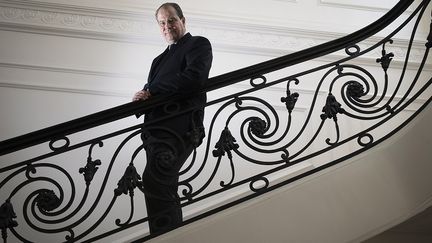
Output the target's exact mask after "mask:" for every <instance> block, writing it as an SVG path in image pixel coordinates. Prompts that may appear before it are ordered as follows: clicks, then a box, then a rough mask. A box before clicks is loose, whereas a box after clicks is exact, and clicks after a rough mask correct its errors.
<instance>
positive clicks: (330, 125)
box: [0, 0, 432, 242]
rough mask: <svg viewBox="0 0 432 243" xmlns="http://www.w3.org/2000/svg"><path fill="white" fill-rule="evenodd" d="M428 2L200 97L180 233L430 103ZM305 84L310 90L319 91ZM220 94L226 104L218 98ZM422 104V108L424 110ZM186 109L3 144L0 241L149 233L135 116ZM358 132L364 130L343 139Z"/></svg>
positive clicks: (218, 81)
mask: <svg viewBox="0 0 432 243" xmlns="http://www.w3.org/2000/svg"><path fill="white" fill-rule="evenodd" d="M429 2H430V1H422V2H421V3H419V5H418V6H415V7H413V8H412V9H413V11H410V14H403V13H405V12H406V10H407V9H408V7H410V6H411V4H412V3H413V1H405V0H404V1H400V2H399V3H398V4H397V5H396V6H395V7H394V8H393V9H391V10H390V11H389V12H388V13H387V14H385V15H384V16H383V17H382V18H380V19H379V20H377V21H376V22H374V23H372V24H371V25H369V26H367V27H366V28H364V29H362V30H360V31H357V32H355V33H353V34H350V35H348V36H346V37H343V38H340V39H337V40H334V41H331V42H328V43H325V44H321V45H318V46H315V47H312V48H309V49H306V50H303V51H300V52H297V53H293V54H290V55H287V56H283V57H280V58H276V59H273V60H270V61H267V62H263V63H260V64H257V65H254V66H251V67H247V68H244V69H240V70H237V71H234V72H230V73H227V74H224V75H220V76H217V77H214V78H211V79H210V80H209V82H208V85H207V86H206V87H205V88H204V89H203V90H201V91H200V92H208V94H209V101H208V102H207V104H206V115H205V126H206V133H207V136H206V138H205V140H204V143H203V144H202V145H201V146H200V147H199V148H198V149H196V150H195V151H194V152H193V154H192V155H191V156H190V158H189V159H188V161H187V162H186V164H185V166H184V168H183V169H182V171H181V173H180V183H179V186H180V191H179V195H180V197H181V202H182V207H183V211H184V213H185V221H184V223H183V224H187V223H190V222H193V221H196V220H198V219H201V218H203V217H206V216H208V215H210V214H213V213H215V212H219V211H221V210H223V209H226V208H228V207H231V206H233V205H236V204H239V203H241V202H244V201H246V200H249V199H251V198H254V197H256V196H258V195H261V194H263V193H266V192H268V191H270V190H273V189H275V188H278V187H281V186H283V185H286V184H288V183H291V182H293V181H296V180H298V179H300V178H303V177H305V176H308V175H311V174H313V173H315V172H317V171H320V170H323V169H325V168H328V167H329V166H332V165H335V164H337V163H340V162H342V161H344V160H346V159H348V158H351V157H353V156H355V155H357V154H359V153H361V152H364V151H366V150H368V149H370V148H372V147H373V146H375V145H377V144H379V143H380V142H382V141H384V140H385V139H387V138H388V137H390V136H391V135H393V134H394V133H396V132H397V131H398V130H400V129H401V128H402V127H404V126H405V125H406V124H408V122H409V121H411V120H412V119H413V118H414V117H415V116H416V115H417V114H418V113H419V112H420V111H421V110H422V109H423V108H424V107H425V106H426V105H427V104H429V102H430V100H431V97H430V95H428V93H427V92H428V87H429V86H430V84H431V82H432V77H429V76H427V72H423V70H424V68H425V66H426V64H427V63H426V60H427V57H428V54H429V49H430V47H431V46H432V34H429V36H428V38H427V40H425V43H426V44H425V45H424V47H423V50H424V53H423V56H422V57H421V58H420V59H421V60H419V62H418V65H413V64H412V61H411V58H412V57H411V56H412V55H411V50H412V47H413V45H414V44H413V43H414V39H415V36H416V33H417V29H418V26H419V23H420V20H421V19H422V17H423V15H424V13H425V10H426V7H427V6H428V4H429ZM398 18H402V20H401V21H400V23H401V24H400V25H398V26H397V27H390V28H393V29H392V30H390V31H389V32H387V33H389V34H387V35H386V36H385V37H384V38H382V39H380V40H378V41H376V42H374V43H372V42H371V40H369V39H368V38H370V37H372V36H373V35H375V34H376V33H378V32H380V31H381V30H383V29H385V28H386V27H388V26H390V24H392V23H393V22H394V21H395V20H396V19H398ZM392 26H393V25H392ZM406 28H411V29H410V32H411V33H412V34H411V37H410V40H409V41H408V42H407V43H398V44H399V45H402V44H406V47H405V50H406V51H404V56H403V61H402V62H401V63H402V65H400V67H397V68H392V64H393V63H394V61H393V59H394V56H395V55H394V53H393V52H392V49H395V48H393V47H392V46H393V45H394V40H393V39H394V38H395V36H397V34H398V33H399V32H400V31H401V30H405V29H406ZM372 39H376V38H372ZM398 48H399V47H398ZM338 51H345V54H343V55H344V56H343V57H341V58H339V59H338V60H336V61H332V62H329V63H325V64H322V65H317V66H316V67H315V68H312V69H309V70H305V71H298V70H299V67H300V69H301V65H302V64H304V63H305V62H307V61H313V60H316V58H318V57H322V56H325V55H328V54H332V53H333V54H334V53H338ZM377 53H378V55H377V56H376V63H375V61H374V62H373V63H367V64H365V65H368V67H369V68H370V67H371V66H372V65H377V67H379V68H381V71H380V73H378V72H375V73H372V72H370V71H369V70H368V68H365V67H362V66H361V65H359V64H355V60H356V58H359V57H362V56H365V55H370V56H373V55H376V54H377ZM337 55H340V53H339V54H337ZM337 55H336V56H337ZM364 60H366V61H364V62H367V61H368V60H370V58H369V59H368V58H365V59H364ZM410 65H411V66H410ZM294 67H295V69H294ZM390 70H391V72H390ZM407 72H411V73H412V75H407ZM287 73H288V75H287ZM425 73H426V75H425ZM409 77H412V78H409ZM410 79H411V80H410ZM313 81H316V82H313ZM302 84H308V85H309V86H310V84H313V85H312V86H313V91H312V92H307V91H305V90H306V88H304V89H302V88H301V85H302ZM227 87H228V88H227ZM215 91H217V92H216V93H217V94H220V93H221V91H223V92H229V93H228V94H227V95H225V96H224V97H220V96H214V97H212V92H215ZM269 94H270V95H269ZM275 94H276V95H275ZM275 96H277V97H276V99H275ZM420 96H422V97H426V98H424V99H423V101H421V102H420V101H419V97H420ZM181 98H182V97H181V96H180V95H177V96H170V97H155V98H153V99H150V100H148V101H143V102H133V103H128V104H125V105H122V106H118V107H114V108H112V109H109V110H106V111H102V112H99V113H96V114H93V115H89V116H86V117H83V118H79V119H76V120H73V121H70V122H66V123H63V124H59V125H56V126H53V127H50V128H47V129H42V130H39V131H36V132H33V133H30V134H27V135H23V136H19V137H16V138H12V139H9V140H6V141H2V142H0V155H1V156H2V157H1V165H2V168H0V195H1V199H2V200H4V202H2V203H3V204H2V205H1V207H0V229H1V231H2V237H3V239H4V241H5V242H6V240H7V239H17V240H19V241H23V242H39V241H41V242H42V241H43V242H46V241H47V240H46V239H49V241H50V242H56V241H59V242H62V241H71V242H76V241H80V242H92V241H94V240H98V239H102V238H106V237H111V236H113V235H116V234H121V233H122V232H125V231H133V232H137V231H140V229H141V228H144V226H143V225H146V224H145V222H146V221H147V220H148V219H147V217H146V214H145V206H144V198H143V196H142V193H140V191H139V190H137V189H140V190H145V188H143V186H142V181H141V177H140V175H139V173H140V172H141V171H142V169H143V167H144V166H145V156H144V154H145V151H144V148H143V144H142V141H141V138H140V137H141V134H143V133H145V130H146V127H143V125H142V124H141V123H140V122H139V121H138V122H137V121H136V119H135V118H134V117H135V114H137V113H145V112H146V111H148V110H151V109H154V108H156V107H171V108H172V107H174V110H176V109H175V107H176V101H177V100H179V99H181ZM299 103H301V104H302V105H303V107H298V104H299ZM419 103H420V104H419ZM416 104H417V106H418V107H415V108H411V109H415V110H414V111H413V112H412V114H411V113H409V115H407V112H405V111H406V110H407V109H408V108H410V107H412V106H415V105H416ZM176 112H180V113H182V112H183V113H184V112H187V111H176ZM176 112H172V113H170V115H169V116H168V117H167V118H166V119H169V118H170V117H173V116H176V115H178V114H176ZM131 123H132V124H131ZM353 124H356V126H358V127H359V128H358V129H356V128H353V127H352V128H350V129H344V126H352V125H353ZM358 124H361V125H358ZM342 131H343V132H342ZM89 137H91V138H90V139H89ZM125 195H127V196H128V197H127V196H125ZM8 233H9V234H8ZM10 233H11V234H10ZM144 235H145V234H144ZM151 237H153V235H147V236H142V238H140V239H139V241H143V240H146V239H149V238H151Z"/></svg>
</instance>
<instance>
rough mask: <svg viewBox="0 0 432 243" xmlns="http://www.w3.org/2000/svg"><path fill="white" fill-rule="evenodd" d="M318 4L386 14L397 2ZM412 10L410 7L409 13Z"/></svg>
mask: <svg viewBox="0 0 432 243" xmlns="http://www.w3.org/2000/svg"><path fill="white" fill-rule="evenodd" d="M319 3H320V5H324V6H330V7H336V8H346V9H358V10H368V11H379V12H386V11H388V10H390V9H391V8H392V7H394V5H396V4H397V3H398V0H380V1H376V0H320V1H319ZM412 10H413V9H412V8H411V7H410V8H409V11H412Z"/></svg>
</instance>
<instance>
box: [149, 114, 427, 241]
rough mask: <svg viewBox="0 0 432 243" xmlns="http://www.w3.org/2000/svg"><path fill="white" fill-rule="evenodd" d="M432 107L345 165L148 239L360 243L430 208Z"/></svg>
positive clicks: (326, 170)
mask: <svg viewBox="0 0 432 243" xmlns="http://www.w3.org/2000/svg"><path fill="white" fill-rule="evenodd" d="M429 124H432V107H431V106H428V107H426V108H425V109H424V110H423V111H422V112H421V113H420V114H419V115H418V117H417V118H415V119H414V120H412V121H411V123H410V124H409V125H408V126H406V127H405V128H403V129H402V130H400V131H399V132H398V133H396V134H395V135H393V136H392V137H390V138H389V139H387V140H386V141H385V142H383V143H381V144H380V145H378V146H376V147H375V148H372V149H370V150H368V151H367V152H365V153H362V154H360V155H358V156H356V157H354V158H352V159H350V160H347V161H345V162H342V163H340V164H339V165H335V166H332V167H330V168H327V169H325V170H323V171H321V172H318V173H316V174H313V175H311V176H308V177H306V178H303V179H301V180H299V181H296V182H294V183H291V184H289V185H286V186H284V187H281V188H279V189H276V190H274V191H271V192H269V193H266V194H264V195H262V196H260V197H258V198H256V199H253V200H250V201H247V202H245V203H242V204H240V205H237V206H234V207H231V208H229V209H226V210H224V211H222V212H220V213H217V214H214V215H211V216H209V217H207V218H204V219H202V220H199V221H196V222H193V223H190V224H188V225H186V226H183V227H181V228H179V229H177V230H175V231H172V232H169V233H167V234H165V235H162V236H160V237H158V238H154V239H152V240H150V241H149V242H154V243H162V242H163V243H174V242H175V243H183V242H184V243H186V242H187V243H201V242H206V243H220V242H226V243H229V242H236V243H237V242H248V243H255V242H256V243H258V242H259V243H264V242H272V243H277V242H281V243H282V242H283V243H290V242H301V243H304V242H311V243H316V242H320V243H325V242H329V243H337V242H361V240H365V239H368V238H370V237H372V236H374V235H376V234H378V233H381V232H383V231H385V230H386V229H389V228H391V227H392V226H394V225H396V224H399V223H401V222H403V221H404V220H406V219H408V218H410V217H412V216H414V215H415V214H417V213H419V212H421V211H422V210H424V209H426V208H427V207H429V206H430V205H432V176H431V172H432V149H431V148H432V147H431V144H432V130H431V129H430V126H429Z"/></svg>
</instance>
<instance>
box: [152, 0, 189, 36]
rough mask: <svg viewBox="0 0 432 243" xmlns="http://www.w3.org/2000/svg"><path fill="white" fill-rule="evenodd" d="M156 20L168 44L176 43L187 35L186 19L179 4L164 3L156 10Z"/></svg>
mask: <svg viewBox="0 0 432 243" xmlns="http://www.w3.org/2000/svg"><path fill="white" fill-rule="evenodd" d="M156 20H157V22H158V24H159V27H160V30H161V33H162V35H163V36H164V37H165V40H166V41H167V42H168V44H173V43H176V42H177V41H178V40H180V38H182V37H183V35H184V34H185V33H186V25H185V24H186V19H185V17H184V16H183V11H182V10H181V8H180V6H179V5H178V4H177V3H164V4H162V5H161V6H160V7H159V8H158V9H157V10H156Z"/></svg>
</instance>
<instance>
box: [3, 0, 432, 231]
mask: <svg viewBox="0 0 432 243" xmlns="http://www.w3.org/2000/svg"><path fill="white" fill-rule="evenodd" d="M162 2H163V1H147V0H124V1H96V0H92V1H84V0H73V1H72V0H71V1H66V0H60V1H58V0H57V1H54V0H43V1H33V0H28V1H24V0H14V1H0V112H1V114H2V118H1V123H0V140H5V139H8V138H12V137H15V136H18V135H22V134H25V133H28V132H31V131H35V130H38V129H41V128H45V127H48V126H52V125H55V124H58V123H61V122H65V121H68V120H71V119H75V118H78V117H81V116H84V115H88V114H92V113H94V112H98V111H101V110H104V109H107V108H110V107H113V106H117V105H121V104H124V103H127V102H129V101H130V98H131V96H132V95H133V93H134V92H135V91H136V90H138V89H140V88H141V87H142V86H143V84H144V82H145V80H146V79H147V72H148V69H149V67H150V64H151V61H152V59H153V58H154V57H155V56H156V55H157V54H158V53H160V52H161V51H162V50H163V49H164V48H165V46H166V44H165V43H164V42H163V40H162V38H161V37H160V36H159V30H158V27H157V26H156V24H155V22H154V10H155V9H156V8H157V6H159V5H160V3H162ZM395 2H396V1H394V0H389V1H379V2H377V1H372V0H368V1H367V0H363V1H339V0H319V1H318V0H316V1H315V0H307V1H296V0H267V1H251V0H242V1H225V0H223V1H212V2H205V3H204V2H202V1H195V0H185V1H179V3H180V4H181V5H182V7H183V9H184V12H185V15H186V17H187V27H188V30H189V31H190V32H191V33H192V34H194V35H204V36H206V37H208V38H209V39H210V41H211V42H212V45H213V47H214V60H213V67H212V70H211V74H210V75H211V76H217V75H220V74H223V73H226V72H229V71H233V70H236V69H238V68H241V67H246V66H249V65H252V64H256V63H259V62H262V61H266V60H269V59H271V58H274V57H279V56H281V55H285V54H289V53H292V52H295V51H299V50H302V49H305V48H309V47H312V46H315V45H317V44H320V43H324V42H326V41H330V40H333V39H336V38H338V37H342V36H344V35H345V34H348V33H351V32H353V31H355V30H358V29H360V28H362V27H364V26H366V25H367V24H370V23H371V22H373V21H374V20H376V19H378V18H379V17H380V16H382V15H383V14H384V13H385V12H386V11H388V10H389V9H390V8H391V6H392V5H393V4H394V3H395ZM347 20H349V21H347ZM428 27H429V20H427V18H426V20H425V21H423V22H422V25H421V28H420V30H419V32H418V35H417V36H416V40H415V42H414V50H413V52H412V53H411V55H410V58H411V59H410V64H409V66H408V67H409V68H408V72H407V80H409V79H412V77H413V76H414V74H415V70H416V67H417V66H418V63H419V61H420V59H421V57H422V51H423V50H424V43H425V42H426V40H425V39H426V36H427V33H428ZM385 33H388V31H384V32H383V33H379V34H377V36H375V37H373V38H371V39H369V40H367V41H365V42H364V43H361V44H360V46H361V47H362V49H365V48H366V47H367V46H369V45H371V44H372V43H375V42H376V41H377V40H379V37H381V36H384V34H385ZM408 37H409V32H408V31H403V32H402V33H401V34H400V35H398V36H397V37H395V38H394V40H395V43H394V44H393V45H388V49H389V51H392V52H394V53H395V58H394V61H393V63H392V70H391V73H390V77H391V78H393V79H397V76H398V73H399V71H400V68H401V67H402V64H403V62H402V60H403V59H404V57H405V54H406V52H405V50H404V45H405V44H406V43H407V40H408V39H407V38H408ZM380 55H381V48H378V49H377V50H375V51H373V52H372V53H370V54H367V55H366V56H365V57H362V58H360V59H359V60H357V61H353V62H352V63H354V64H358V65H361V66H362V67H365V68H367V69H368V71H370V72H371V73H373V74H374V75H376V76H377V78H378V77H379V78H380V79H382V78H381V77H382V71H381V69H380V67H379V65H378V64H376V62H375V59H376V58H379V57H380ZM345 56H346V55H345V54H344V53H343V52H340V53H334V54H332V55H330V56H327V57H323V58H319V59H317V60H314V61H312V62H310V63H308V64H304V65H302V66H295V67H290V68H288V69H286V70H283V71H281V72H277V73H275V74H272V75H269V76H268V78H269V80H272V79H276V78H279V77H285V76H287V75H292V74H294V73H297V72H300V71H303V70H307V69H309V68H312V67H315V66H318V65H323V64H325V63H328V62H331V61H335V60H337V59H339V58H341V57H345ZM431 70H432V68H431V66H430V65H427V66H426V71H424V73H423V78H422V80H421V81H422V82H423V81H424V79H425V78H428V77H430V73H431ZM323 74H324V72H318V73H314V74H311V75H308V76H305V77H302V78H301V85H299V86H292V87H291V88H292V89H293V91H295V92H299V93H300V95H301V99H300V100H299V102H298V104H297V106H296V109H295V110H294V113H293V117H295V118H296V120H295V121H294V122H295V123H294V126H295V128H296V129H298V128H299V127H300V125H302V124H303V123H302V122H303V121H304V119H305V117H306V115H307V112H308V111H309V110H308V108H309V105H310V104H309V103H310V100H311V98H312V96H313V94H314V91H315V88H316V86H317V82H318V81H319V80H320V79H321V77H322V75H323ZM391 85H393V86H394V81H393V82H392V84H391ZM246 88H249V85H248V82H247V81H246V82H244V83H241V84H237V85H235V86H233V87H230V88H229V89H221V90H218V91H215V92H211V93H209V99H210V100H211V99H214V98H217V97H220V96H222V95H225V94H227V93H229V92H233V91H234V90H244V89H246ZM404 88H405V89H406V87H404ZM327 92H328V83H327V86H323V89H322V90H320V92H319V95H318V99H319V101H318V102H319V105H317V109H321V107H322V105H323V102H324V101H325V98H326V96H327ZM401 92H402V91H401ZM401 94H402V93H400V94H398V96H397V97H398V98H400V95H401ZM260 95H261V97H263V98H264V99H266V100H267V101H269V102H271V103H272V104H273V106H274V107H275V109H276V110H277V112H278V113H280V116H281V117H285V116H286V111H285V108H284V106H283V104H282V103H280V101H279V100H280V97H282V96H284V95H285V86H284V85H279V86H276V87H273V88H271V89H269V90H268V91H265V92H262V93H261V94H260ZM425 97H428V96H427V95H426V96H424V97H422V99H419V100H417V101H416V102H415V103H414V105H413V106H412V107H409V108H408V110H407V111H405V112H404V114H405V115H409V114H411V113H412V112H413V110H415V109H416V107H418V106H419V105H420V104H421V103H423V102H424V98H425ZM217 107H218V106H215V107H209V108H208V112H207V114H211V111H213V110H215V109H216V108H217ZM317 114H319V111H318V113H317ZM210 118H211V117H206V119H207V124H209V122H210V120H209V119H210ZM242 119H244V117H242V116H240V117H239V119H238V120H237V121H238V122H240V121H241V120H242ZM283 119H285V118H282V121H284V120H283ZM342 120H343V118H342ZM139 122H140V120H138V121H137V120H136V119H135V118H128V119H124V120H122V121H119V122H118V123H115V124H114V125H113V127H114V128H113V127H110V128H102V130H104V129H108V130H109V131H113V130H115V129H121V128H123V127H126V126H127V125H131V124H138V123H139ZM318 122H319V119H315V120H314V121H313V122H312V124H311V129H309V130H308V131H307V132H306V133H308V136H307V137H306V138H305V139H309V138H310V135H311V134H312V133H313V129H316V127H317V126H318V124H317V123H318ZM223 123H224V121H221V122H220V123H218V124H217V126H216V130H217V132H216V133H215V134H216V135H217V134H219V130H220V129H222V128H223V125H224V124H223ZM342 123H344V124H345V126H341V127H342V128H341V129H342V130H343V132H342V133H344V136H346V137H348V134H352V133H354V132H355V131H358V129H362V128H364V127H366V126H368V125H369V124H359V123H358V122H357V121H351V120H349V119H348V120H345V121H344V122H341V124H342ZM238 124H239V123H234V124H233V125H232V126H231V127H230V128H233V127H234V128H233V129H234V130H235V127H236V125H237V126H238ZM207 127H208V125H207ZM218 129H219V130H218ZM326 131H327V133H325V134H323V135H322V136H323V139H325V138H326V137H330V138H334V127H333V125H332V124H329V126H328V129H326ZM378 133H379V132H378ZM84 137H85V136H84ZM80 139H82V137H80ZM216 139H217V138H216V137H213V138H212V141H211V144H214V143H215V142H216ZM322 141H323V140H322ZM132 145H135V146H136V145H139V139H135V140H134V141H133V143H132ZM299 146H301V143H300V145H299ZM314 146H315V147H312V148H311V150H312V149H317V148H320V146H322V143H321V144H316V145H314ZM350 146H353V147H354V148H357V147H358V146H357V147H356V146H355V145H350ZM350 146H348V148H345V147H344V148H343V149H341V151H334V152H331V153H329V154H327V155H325V157H324V156H323V157H320V158H319V159H317V160H308V161H307V162H306V163H305V164H303V165H301V166H299V167H298V168H297V169H298V170H300V171H301V170H305V169H309V168H312V167H314V166H319V165H321V164H323V163H326V162H328V161H330V160H331V159H334V158H337V157H338V156H339V155H340V154H344V153H346V150H347V149H350ZM108 148H111V149H114V148H115V147H114V145H106V146H105V148H104V149H106V150H105V152H102V151H101V152H99V151H98V152H97V153H98V154H97V156H99V157H100V158H102V157H104V156H105V157H104V159H105V160H109V159H110V156H111V153H110V152H107V151H109V149H108ZM130 149H131V150H133V146H131V148H130ZM200 149H201V150H203V149H204V148H203V147H202V148H200ZM210 149H213V145H211V146H210ZM201 152H202V151H201ZM83 154H86V151H84V152H83ZM122 156H123V157H121V159H119V160H121V161H126V162H121V163H117V166H118V167H116V168H114V169H113V172H112V175H110V177H111V178H112V180H111V183H112V185H110V186H111V187H112V188H115V186H116V185H115V184H116V183H117V181H118V179H119V178H120V177H121V175H122V173H123V171H124V168H125V166H126V165H127V163H128V162H130V154H125V155H122ZM257 156H261V157H259V158H260V159H263V160H265V159H268V157H267V155H257ZM273 156H276V157H278V156H279V157H280V154H275V155H273ZM95 157H96V156H95ZM99 157H98V158H99ZM24 158H25V156H24V155H19V156H18V155H17V156H15V155H14V156H5V157H3V158H1V161H0V163H2V164H8V165H9V164H13V163H14V162H16V161H20V160H22V159H24ZM323 158H325V159H323ZM85 159H86V157H85V156H83V155H77V161H80V162H79V165H80V166H83V165H82V163H84V162H85ZM237 160H238V158H237ZM64 163H65V164H64V166H65V167H68V168H69V167H70V168H71V170H76V168H77V166H76V164H71V163H70V162H69V163H68V162H64ZM223 164H224V166H226V167H225V168H224V169H223V170H222V172H221V177H220V179H219V181H220V180H229V176H230V174H231V172H230V169H229V166H228V164H229V162H228V161H223ZM136 165H137V167H138V171H139V173H141V171H142V169H143V166H144V165H143V164H142V163H138V162H137V163H136ZM244 168H247V169H244V170H243V171H240V172H238V175H239V176H240V177H241V176H245V175H249V174H250V173H251V172H256V171H259V170H260V169H259V168H258V169H257V168H253V167H249V165H248V166H245V167H244ZM104 171H106V168H103V169H101V170H100V171H99V172H98V173H100V174H103V172H104ZM289 172H292V171H289ZM287 173H288V172H287ZM74 176H76V177H77V178H78V177H81V176H82V175H79V174H78V173H76V174H74ZM284 176H285V174H284ZM1 178H4V177H1ZM236 179H238V178H236ZM203 180H204V179H203ZM219 181H216V184H215V185H213V187H217V186H218V185H217V184H218V182H219ZM202 183H203V182H202V181H199V182H197V184H202ZM94 184H96V183H94ZM213 187H212V188H213ZM108 188H109V187H108ZM80 190H81V189H80ZM109 191H110V190H109ZM2 194H3V192H2ZM5 195H6V193H5ZM110 196H111V195H108V196H107V197H108V198H110ZM2 197H4V196H3V195H2ZM126 205H127V204H126ZM205 205H206V204H205V203H204V206H203V207H205ZM201 206H202V205H201ZM138 210H140V214H142V215H145V208H143V207H142V205H141V208H139V209H138ZM189 210H190V211H188V212H187V213H186V215H193V214H194V213H195V212H196V211H197V210H198V209H197V208H191V209H189ZM122 218H123V217H122ZM144 231H145V230H144Z"/></svg>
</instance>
